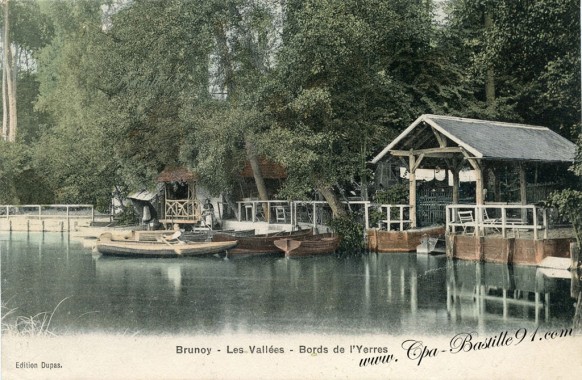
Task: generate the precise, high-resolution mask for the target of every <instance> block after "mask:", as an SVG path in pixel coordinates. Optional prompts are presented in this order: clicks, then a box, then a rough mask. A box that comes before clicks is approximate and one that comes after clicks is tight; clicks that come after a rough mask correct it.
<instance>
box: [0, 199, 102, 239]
mask: <svg viewBox="0 0 582 380" xmlns="http://www.w3.org/2000/svg"><path fill="white" fill-rule="evenodd" d="M107 218H109V216H107ZM95 219H96V215H95V209H94V208H93V205H72V204H66V205H65V204H53V205H2V206H0V231H28V232H68V231H77V230H78V229H80V228H83V227H88V226H90V225H91V224H92V223H93V222H94V221H95Z"/></svg>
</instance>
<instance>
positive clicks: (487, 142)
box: [372, 114, 576, 163]
mask: <svg viewBox="0 0 582 380" xmlns="http://www.w3.org/2000/svg"><path fill="white" fill-rule="evenodd" d="M413 151H414V153H418V154H426V156H427V157H431V156H432V157H447V156H449V155H453V154H459V153H461V154H464V155H465V156H467V157H469V156H471V157H474V158H478V159H486V160H518V161H542V162H568V163H571V162H573V161H574V157H575V154H576V145H575V144H574V143H572V142H571V141H569V140H567V139H566V138H564V137H562V136H560V135H559V134H557V133H555V132H554V131H552V130H551V129H549V128H546V127H540V126H534V125H526V124H515V123H506V122H498V121H488V120H477V119H467V118H460V117H452V116H441V115H429V114H425V115H422V116H420V117H419V118H418V119H416V120H415V121H414V122H413V123H412V124H411V125H410V126H409V127H408V128H406V130H404V131H403V132H402V133H401V134H400V135H399V136H398V137H396V138H395V139H394V140H393V141H392V142H391V143H390V144H389V145H388V146H386V147H385V148H384V149H383V150H382V151H381V152H380V153H379V154H378V155H377V156H376V157H374V159H373V160H372V163H377V162H378V161H380V160H381V159H382V158H383V157H384V156H385V155H386V154H387V153H389V152H390V153H392V154H393V155H397V156H405V155H407V154H408V153H407V152H413Z"/></svg>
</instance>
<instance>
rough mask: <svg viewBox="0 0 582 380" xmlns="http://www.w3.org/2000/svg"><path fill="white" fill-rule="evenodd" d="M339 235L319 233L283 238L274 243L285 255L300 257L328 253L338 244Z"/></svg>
mask: <svg viewBox="0 0 582 380" xmlns="http://www.w3.org/2000/svg"><path fill="white" fill-rule="evenodd" d="M340 240H341V239H340V237H339V236H337V235H332V234H319V235H313V236H308V237H303V238H291V237H290V238H284V239H279V240H276V241H275V245H276V246H277V247H278V248H279V249H281V250H282V251H283V252H285V257H302V256H315V255H329V254H332V253H334V252H335V251H336V250H337V249H338V247H339V244H340Z"/></svg>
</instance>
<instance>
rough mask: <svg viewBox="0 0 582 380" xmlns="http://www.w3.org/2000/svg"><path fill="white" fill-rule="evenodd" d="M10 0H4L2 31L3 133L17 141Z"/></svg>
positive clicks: (7, 137) (12, 140)
mask: <svg viewBox="0 0 582 380" xmlns="http://www.w3.org/2000/svg"><path fill="white" fill-rule="evenodd" d="M9 4H10V3H9V1H8V0H3V2H2V9H3V15H4V18H3V22H4V28H3V32H2V46H3V52H4V54H3V65H2V68H3V70H2V111H3V118H2V135H3V137H4V139H5V140H6V141H11V142H14V141H16V127H17V114H16V69H15V67H14V57H13V55H12V41H11V39H10V37H11V29H10V6H9Z"/></svg>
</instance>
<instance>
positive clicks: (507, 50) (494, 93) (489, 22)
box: [447, 0, 581, 138]
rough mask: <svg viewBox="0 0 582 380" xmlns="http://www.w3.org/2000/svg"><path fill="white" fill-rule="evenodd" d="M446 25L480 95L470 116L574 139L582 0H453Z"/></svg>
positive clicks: (577, 115) (457, 57)
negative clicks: (540, 127)
mask: <svg viewBox="0 0 582 380" xmlns="http://www.w3.org/2000/svg"><path fill="white" fill-rule="evenodd" d="M447 28H449V29H450V30H451V33H450V37H451V38H452V39H454V40H455V41H457V42H456V44H457V45H458V46H462V49H457V50H455V51H454V52H455V53H456V59H457V60H458V61H460V62H464V63H465V65H466V66H467V67H468V68H469V70H468V73H470V74H471V75H470V78H469V79H470V81H471V82H472V83H473V85H474V86H475V88H476V89H477V90H478V91H477V92H476V95H477V96H476V101H475V102H473V104H472V105H471V107H470V110H469V111H468V112H467V113H469V115H467V113H466V114H465V116H476V117H483V118H488V119H497V120H507V121H520V122H526V123H529V124H535V125H545V126H548V127H550V128H552V129H554V130H556V131H560V132H561V133H562V134H563V135H565V136H567V137H570V138H575V136H576V134H577V131H578V130H579V125H580V124H579V119H580V117H579V115H580V92H581V91H580V80H579V78H580V33H576V32H573V31H579V30H580V18H579V2H577V1H573V0H549V1H533V2H532V1H511V0H501V1H493V0H479V1H469V0H453V1H451V9H450V11H449V23H448V25H447ZM492 78H493V79H492ZM493 83H494V86H493ZM493 87H494V89H493ZM572 128H573V129H572ZM572 130H574V133H572Z"/></svg>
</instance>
